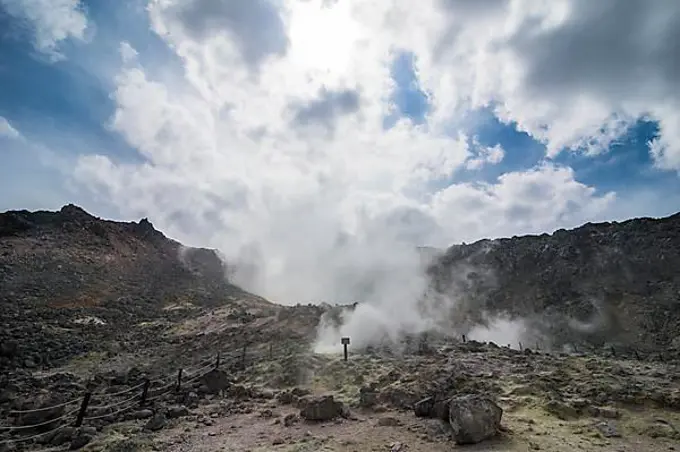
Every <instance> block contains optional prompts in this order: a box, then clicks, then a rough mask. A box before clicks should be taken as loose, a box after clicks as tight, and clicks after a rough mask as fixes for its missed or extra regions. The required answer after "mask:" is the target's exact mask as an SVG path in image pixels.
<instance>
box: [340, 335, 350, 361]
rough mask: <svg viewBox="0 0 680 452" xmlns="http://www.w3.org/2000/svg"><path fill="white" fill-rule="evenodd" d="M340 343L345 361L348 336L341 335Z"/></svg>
mask: <svg viewBox="0 0 680 452" xmlns="http://www.w3.org/2000/svg"><path fill="white" fill-rule="evenodd" d="M340 343H341V344H342V347H343V349H344V352H345V361H347V346H348V345H349V338H348V337H343V338H342V339H340Z"/></svg>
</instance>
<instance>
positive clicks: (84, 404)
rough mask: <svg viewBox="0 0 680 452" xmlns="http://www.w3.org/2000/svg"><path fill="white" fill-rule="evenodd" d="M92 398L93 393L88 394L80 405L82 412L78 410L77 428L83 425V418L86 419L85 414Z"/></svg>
mask: <svg viewBox="0 0 680 452" xmlns="http://www.w3.org/2000/svg"><path fill="white" fill-rule="evenodd" d="M90 397H92V393H91V392H86V393H85V397H83V401H82V402H81V403H80V410H78V418H77V419H76V425H75V426H76V427H80V426H81V425H83V418H84V417H85V412H86V411H87V405H88V404H89V403H90Z"/></svg>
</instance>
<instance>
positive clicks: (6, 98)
mask: <svg viewBox="0 0 680 452" xmlns="http://www.w3.org/2000/svg"><path fill="white" fill-rule="evenodd" d="M1 4H2V3H1V2H0V5H1ZM0 8H2V6H0ZM84 10H85V12H86V16H87V18H88V22H89V24H90V26H89V28H88V33H87V35H86V37H85V39H83V40H78V39H65V40H63V41H60V42H59V46H58V49H59V51H60V52H61V54H62V55H63V56H64V58H63V59H61V60H58V61H54V60H51V59H50V58H49V57H48V56H46V55H45V54H43V53H41V52H40V51H39V50H37V49H36V48H35V46H34V45H33V38H32V35H31V30H30V27H27V26H26V24H25V22H24V21H22V20H20V19H18V18H16V17H13V16H11V15H9V14H0V30H6V31H7V32H5V33H3V34H2V35H0V116H2V117H4V118H5V119H6V120H7V121H8V122H9V124H11V126H12V127H14V128H15V129H16V130H18V131H19V132H20V133H21V135H22V139H21V140H17V139H14V138H9V137H7V136H5V137H0V159H1V160H0V193H3V196H1V197H0V210H6V209H20V208H30V209H37V208H45V209H56V208H58V207H59V206H60V205H62V204H65V203H67V202H75V203H79V204H82V205H84V206H85V207H87V208H90V209H92V210H95V211H97V212H99V213H102V214H104V215H110V216H114V217H116V216H119V215H120V211H119V210H117V209H116V208H115V207H113V204H109V203H108V201H107V200H106V199H101V198H95V197H93V196H92V194H90V193H88V192H86V191H82V190H81V189H80V188H78V187H77V185H74V184H73V182H72V180H71V174H70V171H71V170H72V169H73V167H74V166H75V165H76V162H77V161H78V159H79V158H80V157H82V156H84V155H104V156H107V157H108V158H109V159H111V161H114V162H118V163H131V164H140V163H144V162H145V161H146V159H145V157H143V156H142V153H140V152H139V151H138V149H136V148H135V146H134V145H131V144H129V143H128V142H127V141H126V140H125V138H124V137H123V136H122V134H121V133H120V131H116V130H112V128H111V127H110V126H109V124H110V121H111V118H112V115H113V114H114V112H115V110H116V104H115V102H114V100H113V99H112V92H113V91H114V90H115V88H116V80H115V77H116V75H117V74H118V72H119V71H120V68H121V66H122V64H123V62H122V59H121V57H120V54H119V48H120V43H121V42H122V41H126V42H128V43H130V45H131V46H132V47H133V48H134V49H135V50H136V51H137V53H138V54H139V56H138V59H139V61H141V62H142V65H143V66H144V68H145V70H146V76H147V77H148V78H151V79H154V78H155V79H159V80H162V79H163V78H164V77H167V76H169V74H175V76H181V74H182V73H183V66H182V62H181V59H180V58H179V57H178V56H177V55H176V54H175V52H174V51H173V50H172V48H171V47H170V46H169V45H168V43H167V42H166V41H165V40H163V39H162V38H161V37H159V36H158V35H157V34H156V33H154V32H153V31H152V30H151V26H150V22H149V20H148V16H147V15H146V13H145V10H144V3H143V2H141V1H136V0H127V1H125V2H100V1H88V2H85V3H84ZM397 49H398V50H394V49H393V61H392V63H391V66H390V75H391V77H392V79H393V81H394V84H395V88H394V90H393V92H392V93H391V95H390V98H389V101H390V102H392V103H393V107H394V112H393V113H392V114H390V115H388V116H386V117H384V118H383V128H384V129H385V130H389V129H391V128H392V127H393V126H394V125H395V123H396V121H397V120H398V119H399V118H406V119H408V120H410V121H411V122H412V123H413V124H416V125H419V126H422V127H429V125H430V113H431V111H432V108H431V107H432V106H431V100H432V96H436V94H433V93H428V94H426V93H425V89H424V88H423V87H422V84H421V82H420V80H419V78H418V75H417V71H416V69H415V68H416V66H417V57H416V55H415V54H414V53H413V52H410V51H408V50H404V49H400V48H398V47H397ZM471 114H474V117H475V121H474V123H473V125H472V126H470V127H468V128H467V129H465V130H464V132H465V133H466V134H468V136H469V137H470V139H471V140H472V137H474V139H475V140H476V141H475V143H476V144H474V145H472V147H473V150H474V148H475V147H476V146H481V147H492V146H495V145H500V146H501V147H502V149H503V151H504V157H503V159H502V160H501V161H500V162H499V163H496V164H493V165H483V166H481V167H479V168H477V169H471V170H468V171H457V172H455V173H454V174H452V175H451V176H450V178H449V179H448V183H463V182H469V183H478V184H479V183H489V184H493V183H495V181H497V180H498V178H499V177H500V176H501V175H503V174H505V173H508V172H520V171H525V170H527V169H530V168H534V167H536V166H539V165H541V164H542V163H544V162H546V161H548V159H547V157H546V148H545V146H544V145H543V144H542V143H540V142H538V141H537V140H535V139H534V138H532V136H531V135H530V134H528V133H525V132H520V131H518V129H517V124H516V123H513V122H511V123H507V124H506V123H503V122H501V121H500V120H499V119H498V118H497V117H496V116H495V115H494V113H493V110H492V109H491V108H486V109H477V110H475V111H474V112H471ZM658 134H659V126H658V123H657V122H655V121H652V120H648V121H643V120H638V121H637V122H636V123H634V124H633V125H632V126H631V128H630V129H629V130H628V131H627V132H626V133H625V134H624V135H623V136H621V137H619V138H618V139H617V140H615V141H614V142H613V143H612V144H611V145H610V146H609V148H608V149H603V150H602V152H600V153H599V154H597V155H587V154H586V153H584V152H562V153H560V154H558V156H557V157H556V158H555V159H553V160H551V162H552V163H554V164H556V165H559V166H563V167H570V168H572V169H573V171H574V173H575V179H576V181H578V182H580V183H583V184H586V185H588V186H591V187H594V188H595V189H596V190H597V192H598V193H606V192H612V191H613V192H616V193H617V194H618V195H619V196H620V197H621V198H623V199H625V198H626V197H630V198H631V199H633V198H636V196H637V195H639V194H645V196H646V194H650V195H649V196H650V197H651V198H650V199H654V200H655V202H653V203H641V204H640V205H639V206H637V207H635V208H634V209H632V208H631V209H629V210H625V209H624V210H622V211H621V212H622V213H621V215H623V216H625V215H627V214H635V215H638V214H639V215H654V216H657V215H666V214H670V213H673V212H675V211H677V210H680V196H678V193H680V178H679V177H678V173H677V172H675V171H669V170H660V169H657V168H655V166H654V161H653V159H652V158H651V156H650V153H649V149H648V142H649V141H650V140H652V139H653V138H654V137H656V136H658ZM645 199H646V198H645Z"/></svg>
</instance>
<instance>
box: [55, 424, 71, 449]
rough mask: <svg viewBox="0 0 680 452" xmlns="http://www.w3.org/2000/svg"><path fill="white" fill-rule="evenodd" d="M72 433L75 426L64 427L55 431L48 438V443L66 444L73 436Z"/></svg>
mask: <svg viewBox="0 0 680 452" xmlns="http://www.w3.org/2000/svg"><path fill="white" fill-rule="evenodd" d="M74 433H76V428H75V427H64V428H62V429H61V430H59V431H57V432H56V433H55V434H54V436H52V438H51V439H50V444H52V445H53V446H61V445H62V444H66V443H68V442H69V441H71V439H72V438H73V435H74Z"/></svg>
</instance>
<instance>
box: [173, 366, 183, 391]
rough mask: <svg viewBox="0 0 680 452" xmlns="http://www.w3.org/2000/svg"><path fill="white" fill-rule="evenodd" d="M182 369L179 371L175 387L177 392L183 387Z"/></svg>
mask: <svg viewBox="0 0 680 452" xmlns="http://www.w3.org/2000/svg"><path fill="white" fill-rule="evenodd" d="M182 371H183V369H180V370H179V371H177V387H176V388H175V392H179V390H180V389H181V387H182Z"/></svg>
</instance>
